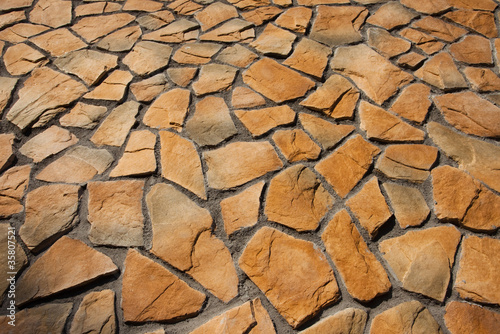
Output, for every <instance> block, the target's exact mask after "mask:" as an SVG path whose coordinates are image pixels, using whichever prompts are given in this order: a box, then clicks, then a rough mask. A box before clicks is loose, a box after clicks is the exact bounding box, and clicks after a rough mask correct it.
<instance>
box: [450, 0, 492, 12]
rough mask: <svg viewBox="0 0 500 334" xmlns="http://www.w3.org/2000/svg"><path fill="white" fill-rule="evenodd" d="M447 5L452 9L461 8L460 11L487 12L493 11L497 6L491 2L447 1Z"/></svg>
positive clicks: (479, 0) (481, 0) (490, 0)
mask: <svg viewBox="0 0 500 334" xmlns="http://www.w3.org/2000/svg"><path fill="white" fill-rule="evenodd" d="M449 3H450V5H451V6H453V7H454V8H462V9H477V10H488V11H493V10H495V8H496V7H497V6H498V5H497V4H496V3H495V2H494V1H492V0H478V1H471V0H449Z"/></svg>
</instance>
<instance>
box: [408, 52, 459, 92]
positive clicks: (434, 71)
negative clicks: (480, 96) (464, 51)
mask: <svg viewBox="0 0 500 334" xmlns="http://www.w3.org/2000/svg"><path fill="white" fill-rule="evenodd" d="M415 75H416V76H417V77H418V78H420V79H422V80H423V81H425V82H427V83H428V84H431V85H432V86H435V87H437V88H440V89H443V90H445V91H446V90H451V89H456V88H465V87H467V84H466V82H465V79H464V77H463V76H462V74H461V73H460V72H459V71H458V69H457V66H456V64H455V63H454V62H453V59H452V58H451V56H450V54H449V53H446V52H441V53H438V54H437V55H435V56H434V57H432V58H431V59H429V60H428V61H426V62H425V63H424V65H423V66H422V67H421V68H420V69H418V70H417V71H415Z"/></svg>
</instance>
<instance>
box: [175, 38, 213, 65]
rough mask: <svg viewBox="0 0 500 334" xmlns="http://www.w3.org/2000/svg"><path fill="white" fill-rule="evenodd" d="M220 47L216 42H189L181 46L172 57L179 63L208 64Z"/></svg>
mask: <svg viewBox="0 0 500 334" xmlns="http://www.w3.org/2000/svg"><path fill="white" fill-rule="evenodd" d="M220 49H221V46H220V45H217V44H215V43H189V44H185V45H183V46H182V47H181V48H179V49H178V50H177V51H176V52H175V54H174V56H173V57H172V59H173V60H175V61H176V62H177V63H179V64H206V63H208V62H210V61H211V60H212V56H213V55H215V54H216V53H217V52H218V51H219V50H220Z"/></svg>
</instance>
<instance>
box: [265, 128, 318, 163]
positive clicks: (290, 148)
mask: <svg viewBox="0 0 500 334" xmlns="http://www.w3.org/2000/svg"><path fill="white" fill-rule="evenodd" d="M272 138H273V141H274V143H275V144H276V146H278V148H279V150H280V151H281V153H282V154H283V155H284V156H285V158H286V159H287V160H288V161H289V162H297V161H311V160H316V159H317V158H318V157H319V155H320V153H321V148H320V147H319V146H318V144H316V143H315V142H314V141H313V140H312V139H311V137H309V135H308V134H307V133H305V131H304V130H301V129H294V130H278V131H276V133H275V134H274V135H273V137H272Z"/></svg>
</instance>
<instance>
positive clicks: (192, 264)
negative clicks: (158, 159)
mask: <svg viewBox="0 0 500 334" xmlns="http://www.w3.org/2000/svg"><path fill="white" fill-rule="evenodd" d="M146 203H147V206H148V210H149V214H150V217H151V222H152V226H153V247H152V249H151V252H152V253H153V254H155V255H156V256H158V257H160V258H161V259H163V260H165V261H167V262H168V263H170V264H171V265H173V266H174V267H176V268H178V269H180V270H182V271H185V272H187V273H188V274H189V275H191V276H192V277H193V278H194V279H195V280H197V281H198V282H200V283H201V284H202V285H203V286H204V287H205V288H206V289H207V290H208V291H210V293H212V294H213V295H214V296H216V297H217V298H219V299H221V300H222V301H224V302H225V303H227V302H229V301H230V300H231V299H233V298H234V297H236V296H237V295H238V276H237V274H236V269H235V268H234V263H233V260H232V258H231V254H230V253H229V250H228V249H227V248H226V246H225V245H224V243H223V242H222V241H221V240H220V239H218V238H217V237H215V236H214V235H212V232H211V226H212V217H211V216H210V213H209V212H208V210H206V209H203V208H200V207H199V206H198V205H196V204H195V203H194V202H193V201H191V200H190V199H189V198H188V197H187V196H186V195H184V194H182V193H181V192H179V191H178V190H176V189H175V188H174V187H173V186H171V185H167V184H164V183H159V184H156V185H155V186H153V187H152V188H151V190H150V192H149V193H148V195H147V196H146ZM213 254H217V256H213Z"/></svg>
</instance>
